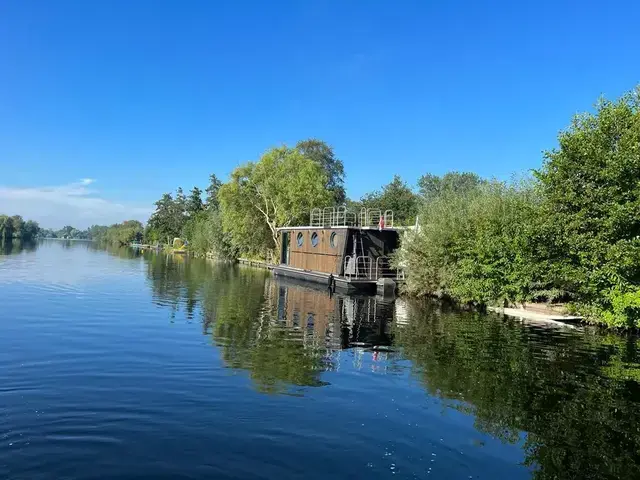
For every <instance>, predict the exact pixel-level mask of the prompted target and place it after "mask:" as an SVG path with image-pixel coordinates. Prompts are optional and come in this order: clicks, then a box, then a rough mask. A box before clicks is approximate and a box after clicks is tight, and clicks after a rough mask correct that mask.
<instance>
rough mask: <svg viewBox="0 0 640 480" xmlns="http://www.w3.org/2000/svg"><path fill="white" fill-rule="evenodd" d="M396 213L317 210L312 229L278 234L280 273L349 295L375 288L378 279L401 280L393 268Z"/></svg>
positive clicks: (299, 228) (397, 238)
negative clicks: (333, 285)
mask: <svg viewBox="0 0 640 480" xmlns="http://www.w3.org/2000/svg"><path fill="white" fill-rule="evenodd" d="M399 230H400V229H398V228H395V227H394V225H393V212H392V211H390V210H386V211H383V210H380V209H374V208H369V209H362V211H361V212H360V214H359V215H356V214H355V213H354V212H351V211H349V210H347V209H346V208H345V207H339V208H333V207H329V208H325V209H314V210H312V211H311V215H310V222H309V225H305V226H297V227H285V228H281V229H279V230H278V232H279V236H280V245H281V251H280V264H279V265H278V266H276V267H274V269H273V271H274V273H275V274H276V275H282V276H287V277H293V278H299V279H304V280H310V281H315V282H320V283H325V284H327V285H329V284H330V283H331V282H334V283H335V286H336V287H337V288H340V289H342V290H347V291H360V290H371V289H375V286H376V283H377V282H378V280H380V279H383V278H387V279H391V280H393V281H394V282H396V283H397V282H400V281H402V280H403V278H404V276H403V274H402V272H401V271H398V270H397V269H395V268H393V267H392V266H391V259H390V255H391V254H392V253H393V252H394V251H395V250H396V249H397V248H398V247H399V243H400V236H399V235H400V234H399Z"/></svg>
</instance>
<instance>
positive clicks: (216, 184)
mask: <svg viewBox="0 0 640 480" xmlns="http://www.w3.org/2000/svg"><path fill="white" fill-rule="evenodd" d="M221 186H222V182H221V181H220V180H218V177H216V174H215V173H212V174H211V175H209V186H208V187H207V188H206V190H205V192H206V193H207V199H206V208H207V209H208V210H210V209H215V210H217V209H218V206H219V205H220V203H219V202H218V191H219V190H220V187H221Z"/></svg>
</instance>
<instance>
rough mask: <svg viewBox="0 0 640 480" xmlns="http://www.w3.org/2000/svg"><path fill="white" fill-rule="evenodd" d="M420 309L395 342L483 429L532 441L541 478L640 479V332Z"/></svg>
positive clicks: (432, 388)
mask: <svg viewBox="0 0 640 480" xmlns="http://www.w3.org/2000/svg"><path fill="white" fill-rule="evenodd" d="M414 315H416V316H418V315H419V317H417V318H414V319H413V320H412V321H410V322H409V323H408V324H407V325H403V326H402V327H399V328H397V329H395V333H396V342H397V344H398V345H402V346H403V351H404V354H405V355H406V357H407V358H409V359H410V360H411V361H412V363H413V365H414V367H413V368H414V371H415V374H416V376H417V377H418V378H420V380H421V381H422V384H423V385H424V386H425V388H426V389H427V391H428V392H429V393H430V394H431V395H434V396H438V397H440V398H443V399H445V400H447V401H448V403H449V405H450V406H451V407H452V408H455V409H458V410H461V411H464V412H466V413H469V414H472V415H473V416H474V417H475V425H476V428H477V429H478V430H480V431H483V432H486V433H489V434H491V435H492V436H494V437H496V438H499V439H501V440H502V441H504V442H509V443H520V442H523V449H524V451H525V454H526V464H527V465H529V466H531V467H533V468H534V469H535V473H534V478H541V479H543V478H544V479H552V478H593V479H602V478H640V469H639V468H638V453H639V452H640V435H638V432H639V430H638V428H639V427H638V425H640V411H639V409H638V407H639V406H640V404H639V401H640V389H639V388H638V382H637V381H638V379H639V378H640V377H639V376H638V373H639V372H640V370H639V369H638V358H639V355H638V349H637V341H636V338H634V337H627V338H624V337H619V336H615V335H601V334H598V333H597V332H592V331H585V332H583V333H581V334H576V333H574V332H558V331H550V330H548V329H545V328H539V327H537V328H531V327H523V326H522V325H520V324H518V323H515V322H510V321H503V320H501V319H497V318H495V317H487V316H480V315H471V314H466V315H464V316H463V315H460V314H457V313H455V312H447V311H443V310H442V308H441V307H439V306H438V305H434V304H429V303H425V304H422V305H420V306H417V307H416V311H415V314H414ZM523 432H526V435H524V436H523ZM523 437H524V441H523Z"/></svg>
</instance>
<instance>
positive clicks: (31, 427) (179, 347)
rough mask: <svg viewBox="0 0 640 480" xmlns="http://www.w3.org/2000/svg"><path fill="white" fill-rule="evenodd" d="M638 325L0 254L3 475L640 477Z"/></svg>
mask: <svg viewBox="0 0 640 480" xmlns="http://www.w3.org/2000/svg"><path fill="white" fill-rule="evenodd" d="M639 363H640V354H639V353H638V343H637V339H636V338H635V337H633V336H622V335H617V334H612V333H603V332H600V331H598V330H595V329H592V328H584V327H581V328H576V329H569V328H559V327H550V326H547V325H544V324H530V323H526V322H525V323H523V322H521V321H517V320H513V319H507V318H503V317H500V316H497V315H480V314H473V313H459V312H455V311H452V310H450V309H447V308H446V307H444V306H442V305H439V304H436V303H432V302H410V301H406V300H398V301H397V302H395V303H390V302H384V301H381V300H380V299H376V298H374V297H368V298H367V297H344V296H341V295H333V296H330V295H329V294H328V292H326V291H325V290H323V289H321V288H320V289H316V288H312V287H310V286H309V285H305V284H302V283H290V282H283V281H278V280H275V279H274V278H272V277H271V276H270V275H269V274H268V273H267V272H264V271H261V270H255V269H250V268H246V267H239V266H233V267H231V266H226V265H219V264H214V263H212V262H209V261H206V260H202V259H188V258H182V257H171V256H167V255H163V254H155V253H152V252H136V251H133V250H130V249H107V250H104V249H100V248H97V247H96V246H94V245H93V244H91V243H87V242H64V241H44V242H41V243H40V244H37V245H31V246H26V247H22V246H15V245H14V246H13V247H6V246H5V248H4V249H1V250H0V478H2V479H5V478H6V479H11V480H14V479H25V480H38V479H98V478H101V479H102V478H113V479H147V478H148V479H183V478H184V479H199V478H220V479H227V478H228V479H231V478H234V479H238V478H246V479H253V478H256V479H258V478H269V479H271V478H277V479H280V478H304V479H342V478H344V479H347V478H349V479H355V478H366V479H375V478H403V479H404V478H438V479H469V478H472V479H528V478H535V479H565V478H566V479H569V478H580V479H605V478H624V479H626V478H629V479H631V478H640V467H639V465H640V460H639V455H640V389H639V388H638V386H639V382H640V365H639Z"/></svg>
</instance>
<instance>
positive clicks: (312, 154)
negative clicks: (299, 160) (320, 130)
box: [296, 138, 347, 207]
mask: <svg viewBox="0 0 640 480" xmlns="http://www.w3.org/2000/svg"><path fill="white" fill-rule="evenodd" d="M296 149H297V150H298V151H299V152H300V153H301V154H302V155H304V156H305V157H307V158H309V159H310V160H313V161H314V162H316V163H317V164H318V165H320V166H321V167H322V168H323V170H324V173H325V175H326V176H327V183H326V187H327V190H329V191H330V192H331V194H332V195H333V202H334V204H335V205H343V204H344V202H345V201H346V199H347V195H346V192H345V189H344V165H343V163H342V161H341V160H339V159H338V158H336V156H335V154H334V153H333V149H332V148H331V147H330V146H329V145H327V144H326V143H325V142H323V141H322V140H318V139H315V138H310V139H308V140H302V141H300V142H298V143H297V144H296ZM320 206H321V205H318V207H320Z"/></svg>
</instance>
